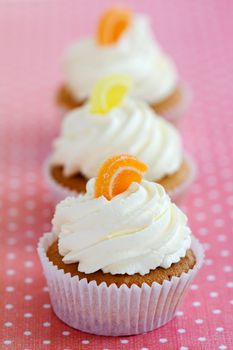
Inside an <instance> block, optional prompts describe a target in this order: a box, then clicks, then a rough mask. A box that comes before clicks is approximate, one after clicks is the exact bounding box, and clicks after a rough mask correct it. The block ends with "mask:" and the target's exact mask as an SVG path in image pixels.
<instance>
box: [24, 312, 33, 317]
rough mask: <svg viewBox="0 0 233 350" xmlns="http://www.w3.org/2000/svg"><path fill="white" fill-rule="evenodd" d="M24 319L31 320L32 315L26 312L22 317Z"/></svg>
mask: <svg viewBox="0 0 233 350" xmlns="http://www.w3.org/2000/svg"><path fill="white" fill-rule="evenodd" d="M23 316H24V317H25V318H31V317H32V314H31V313H30V312H26V313H25V314H24V315H23Z"/></svg>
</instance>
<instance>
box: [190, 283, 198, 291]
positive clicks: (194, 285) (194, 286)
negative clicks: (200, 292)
mask: <svg viewBox="0 0 233 350" xmlns="http://www.w3.org/2000/svg"><path fill="white" fill-rule="evenodd" d="M198 288H199V287H198V285H197V284H192V285H191V286H190V289H192V290H197V289H198Z"/></svg>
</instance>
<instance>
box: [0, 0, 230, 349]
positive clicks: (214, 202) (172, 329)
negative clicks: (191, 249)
mask: <svg viewBox="0 0 233 350" xmlns="http://www.w3.org/2000/svg"><path fill="white" fill-rule="evenodd" d="M125 3H126V4H127V5H128V6H130V7H132V8H134V9H135V10H139V11H144V12H148V13H150V14H151V15H152V17H153V25H154V30H155V32H156V34H157V37H158V39H159V40H160V41H161V43H162V44H163V46H164V47H165V48H166V49H167V51H168V52H169V53H171V54H172V55H173V57H174V58H175V59H176V61H177V62H178V67H179V69H180V72H181V74H182V77H183V78H184V79H185V80H186V81H188V82H189V83H190V86H191V88H192V90H193V93H194V99H193V104H192V106H191V107H190V109H189V111H188V113H187V116H186V118H185V121H184V125H183V134H184V143H185V146H186V148H187V149H188V150H189V151H190V152H191V153H192V154H193V156H194V157H195V158H196V160H197V163H198V166H199V175H198V177H197V179H196V182H195V184H194V185H193V187H192V191H191V193H190V194H189V197H188V198H187V200H186V203H185V206H184V209H185V210H186V211H187V214H188V216H189V218H190V225H191V227H192V230H193V232H194V234H195V235H196V236H197V237H198V238H199V239H200V240H201V242H203V244H204V246H205V249H206V261H205V266H204V267H203V269H202V270H201V272H200V273H199V275H198V277H197V279H196V280H195V281H194V282H193V284H192V286H191V288H190V291H189V292H188V294H187V296H186V298H185V302H184V303H183V305H182V307H181V309H180V310H179V311H178V312H177V317H176V318H175V319H174V320H173V321H171V322H170V323H169V324H168V325H166V326H164V327H162V328H160V329H158V330H156V331H154V332H151V333H149V334H143V335H140V336H133V337H119V338H110V337H109V338H108V337H97V336H93V335H89V334H85V333H82V332H79V331H76V330H74V329H71V328H69V327H68V326H66V325H65V324H63V323H62V322H60V321H59V320H58V319H57V318H56V316H55V315H54V314H53V311H52V308H51V305H50V300H49V295H48V289H47V287H46V284H45V279H44V277H43V274H42V269H41V266H40V264H39V260H38V257H37V253H36V244H37V241H38V237H39V236H41V235H42V233H43V232H45V231H48V230H49V229H50V222H51V217H52V214H53V204H52V199H51V197H50V194H49V191H48V189H47V188H46V185H45V183H44V180H43V177H42V172H41V165H42V162H43V160H44V158H45V157H46V155H47V154H48V152H49V148H50V144H51V140H52V138H53V137H54V135H55V134H56V132H57V130H58V127H59V122H60V120H59V111H58V110H56V108H55V106H54V105H53V98H54V95H53V94H54V91H55V89H56V87H57V86H58V84H59V82H60V81H61V71H60V60H61V55H62V52H63V48H64V47H65V46H66V45H68V43H70V42H71V41H72V40H74V39H75V38H77V37H79V36H82V35H83V34H85V33H87V32H93V31H94V26H95V22H96V18H97V16H98V15H99V13H100V12H101V11H102V10H103V8H105V7H106V6H107V4H108V1H107V0H103V1H101V2H98V1H96V2H95V5H94V2H93V1H90V0H88V1H87V0H86V1H73V0H70V1H69V2H67V1H65V0H64V1H61V0H57V1H39V0H38V1H31V2H29V1H25V2H15V1H2V2H1V3H0V52H1V55H0V76H1V84H0V142H1V147H0V157H1V159H0V164H1V172H0V195H1V202H0V205H1V207H0V210H1V217H0V220H1V221H0V228H1V231H0V232H1V245H0V259H1V264H0V273H1V282H0V293H1V298H0V307H1V312H0V320H1V333H0V348H1V349H3V350H5V349H20V350H35V349H38V350H43V349H49V350H52V349H53V350H76V349H96V350H100V349H101V350H104V349H105V350H107V349H108V350H111V349H125V350H127V349H128V350H129V349H135V350H136V349H137V350H148V349H149V350H153V349H180V350H187V349H207V350H208V349H211V350H213V349H221V350H224V349H229V350H230V349H233V340H232V322H233V316H232V315H233V255H232V227H233V222H232V221H233V182H232V175H233V163H232V161H233V159H232V155H233V149H232V148H233V138H232V126H233V119H232V110H233V98H232V91H233V77H232V74H231V73H232V62H233V42H232V38H231V36H232V31H231V30H230V29H231V28H232V27H231V24H232V20H233V18H232V13H233V2H231V1H227V0H226V1H212V0H206V1H202V2H200V1H192V2H191V1H185V0H180V1H176V2H175V1H169V2H168V1H152V0H151V1H143V2H142V1H125Z"/></svg>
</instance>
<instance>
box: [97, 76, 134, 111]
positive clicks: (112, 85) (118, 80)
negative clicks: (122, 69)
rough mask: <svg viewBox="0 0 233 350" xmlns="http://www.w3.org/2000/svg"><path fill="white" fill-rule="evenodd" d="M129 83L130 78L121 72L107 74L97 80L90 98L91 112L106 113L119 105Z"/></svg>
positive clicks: (130, 82) (129, 85)
mask: <svg viewBox="0 0 233 350" xmlns="http://www.w3.org/2000/svg"><path fill="white" fill-rule="evenodd" d="M131 85H132V80H131V78H130V77H129V76H127V75H123V74H113V75H109V76H106V77H104V78H102V79H100V80H99V81H97V83H96V85H95V86H94V88H93V91H92V94H91V98H90V107H91V113H94V114H106V113H108V112H109V111H110V110H111V109H112V108H114V107H117V106H119V105H120V104H121V102H122V101H123V99H124V96H125V95H126V93H127V92H128V90H129V88H130V87H131Z"/></svg>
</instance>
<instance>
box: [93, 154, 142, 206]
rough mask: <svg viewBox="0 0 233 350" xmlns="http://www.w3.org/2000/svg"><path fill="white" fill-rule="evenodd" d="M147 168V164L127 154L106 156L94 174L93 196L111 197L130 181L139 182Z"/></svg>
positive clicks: (123, 189)
mask: <svg viewBox="0 0 233 350" xmlns="http://www.w3.org/2000/svg"><path fill="white" fill-rule="evenodd" d="M147 169H148V167H147V165H145V164H144V163H142V162H140V161H139V160H137V158H135V157H134V156H131V155H128V154H121V155H118V156H113V157H111V158H108V159H107V160H106V161H105V162H104V164H103V165H102V167H101V168H100V170H99V172H98V174H97V176H96V180H95V197H96V198H98V197H100V196H104V197H105V198H107V199H108V200H110V199H112V198H113V197H115V196H117V195H118V194H120V193H122V192H124V191H126V190H127V188H128V187H129V186H130V185H131V183H132V182H137V183H140V182H141V180H142V175H143V173H145V172H146V171H147Z"/></svg>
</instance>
